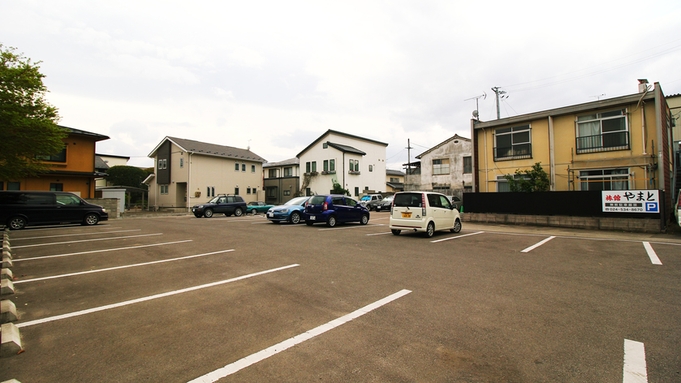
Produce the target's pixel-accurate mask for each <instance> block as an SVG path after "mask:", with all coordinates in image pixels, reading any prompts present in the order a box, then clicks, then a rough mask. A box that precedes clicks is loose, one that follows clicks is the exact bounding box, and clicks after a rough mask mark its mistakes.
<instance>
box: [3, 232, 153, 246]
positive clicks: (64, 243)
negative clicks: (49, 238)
mask: <svg viewBox="0 0 681 383" xmlns="http://www.w3.org/2000/svg"><path fill="white" fill-rule="evenodd" d="M152 235H163V233H153V234H140V235H128V236H126V237H107V238H95V239H81V240H78V241H66V242H50V243H37V244H34V245H23V246H13V247H14V248H15V249H22V248H24V247H37V246H53V245H68V244H71V243H80V242H94V241H110V240H113V239H126V238H138V237H150V236H152Z"/></svg>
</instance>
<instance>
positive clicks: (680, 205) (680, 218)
mask: <svg viewBox="0 0 681 383" xmlns="http://www.w3.org/2000/svg"><path fill="white" fill-rule="evenodd" d="M674 212H675V214H676V222H677V223H678V224H679V226H681V190H679V195H678V196H677V197H676V207H675V208H674Z"/></svg>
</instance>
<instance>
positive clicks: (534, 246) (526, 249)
mask: <svg viewBox="0 0 681 383" xmlns="http://www.w3.org/2000/svg"><path fill="white" fill-rule="evenodd" d="M554 238H556V236H555V235H552V236H550V237H548V238H546V239H545V240H543V241H540V242H537V243H535V244H534V245H532V246H530V247H528V248H525V249H523V250H521V251H520V252H521V253H529V252H530V251H532V250H534V249H536V248H538V247H539V246H541V245H543V244H545V243H546V242H548V241H550V240H552V239H554Z"/></svg>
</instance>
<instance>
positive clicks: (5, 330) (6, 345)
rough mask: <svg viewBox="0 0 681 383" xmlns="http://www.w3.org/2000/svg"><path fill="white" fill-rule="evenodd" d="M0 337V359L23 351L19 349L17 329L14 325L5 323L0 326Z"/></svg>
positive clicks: (19, 339)
mask: <svg viewBox="0 0 681 383" xmlns="http://www.w3.org/2000/svg"><path fill="white" fill-rule="evenodd" d="M0 336H1V337H2V344H1V345H0V357H2V358H4V357H7V356H12V355H16V354H19V353H21V352H22V351H23V350H24V349H23V348H22V347H21V337H20V336H19V328H18V327H17V326H16V325H15V324H14V323H5V324H3V325H2V326H0Z"/></svg>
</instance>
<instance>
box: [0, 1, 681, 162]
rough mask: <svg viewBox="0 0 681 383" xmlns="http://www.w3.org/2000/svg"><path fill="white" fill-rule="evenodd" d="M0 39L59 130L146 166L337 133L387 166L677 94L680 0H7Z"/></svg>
mask: <svg viewBox="0 0 681 383" xmlns="http://www.w3.org/2000/svg"><path fill="white" fill-rule="evenodd" d="M0 15H2V22H0V43H1V44H3V45H5V46H11V47H16V48H17V49H18V51H19V52H22V53H23V54H24V55H25V56H26V57H28V58H31V59H32V60H33V61H42V63H41V64H40V66H41V72H42V73H43V74H44V75H45V76H46V78H45V84H46V85H47V87H48V89H49V90H50V93H49V94H48V96H47V97H48V100H49V101H50V102H51V103H52V104H53V105H54V106H56V107H57V108H58V109H59V114H60V116H61V121H60V124H61V125H65V126H69V127H72V128H76V129H81V130H86V131H90V132H96V133H100V134H104V135H107V136H109V137H110V139H109V140H105V141H101V142H99V143H98V144H97V152H98V153H102V154H114V155H123V156H130V157H131V160H130V162H129V164H130V165H134V166H151V165H152V164H153V161H152V160H151V159H150V158H148V157H147V156H148V154H149V153H150V152H151V150H152V149H153V148H154V147H155V146H156V145H158V144H159V143H160V141H161V140H162V139H163V137H165V136H175V137H180V138H186V139H193V140H198V141H203V142H211V143H216V144H220V145H228V146H233V147H239V148H246V147H249V146H250V148H251V150H252V151H253V152H254V153H256V154H258V155H260V156H261V157H263V158H265V159H267V160H268V161H270V162H276V161H281V160H285V159H288V158H292V157H295V156H296V154H298V153H299V152H300V151H301V150H302V149H303V148H305V147H306V146H307V145H309V144H310V143H311V142H312V141H313V140H314V139H316V138H317V137H319V136H320V135H321V134H322V133H324V132H325V131H326V130H327V129H334V130H339V131H342V132H346V133H349V134H353V135H358V136H362V137H366V138H370V139H374V140H378V141H382V142H385V143H388V144H389V145H388V147H387V164H388V168H391V169H401V164H403V163H406V162H407V158H408V157H407V155H408V152H407V149H406V147H407V139H411V146H412V147H413V150H412V151H411V159H412V160H413V159H414V157H415V156H416V155H418V154H420V153H422V152H424V151H425V150H427V149H429V148H430V147H432V146H434V145H436V144H438V143H440V142H442V141H444V140H445V139H447V138H449V137H451V136H453V135H454V134H459V135H461V136H465V137H470V118H471V113H472V111H473V110H474V109H475V108H476V102H475V99H474V97H477V96H482V95H484V94H486V98H479V99H478V100H479V115H480V119H481V120H492V119H496V104H495V95H494V92H492V90H491V88H492V87H499V88H500V89H501V90H503V91H505V92H506V94H505V95H504V96H508V97H507V98H504V99H502V100H501V103H500V111H501V117H502V118H503V117H508V116H514V115H519V114H525V113H531V112H536V111H540V110H546V109H551V108H557V107H562V106H567V105H572V104H578V103H583V102H589V101H595V100H597V99H598V98H601V99H603V98H610V97H618V96H622V95H626V94H632V93H636V92H637V84H638V82H637V79H639V78H646V79H648V80H649V81H650V83H651V84H652V83H654V82H660V84H661V86H662V90H663V91H664V93H665V94H666V95H670V94H676V93H681V1H678V0H674V1H640V0H639V1H628V0H617V1H599V0H590V1H581V0H577V1H570V2H565V1H563V2H554V1H546V0H542V1H484V0H482V1H481V0H478V1H466V2H462V1H444V0H443V1H426V0H419V1H366V0H365V1H334V2H331V1H281V0H277V1H201V0H196V1H192V2H189V1H168V0H164V1H146V0H135V1H126V0H121V1H110V0H108V1H94V0H83V1H72V0H61V1H47V0H43V1H30V0H22V1H10V0H0Z"/></svg>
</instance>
